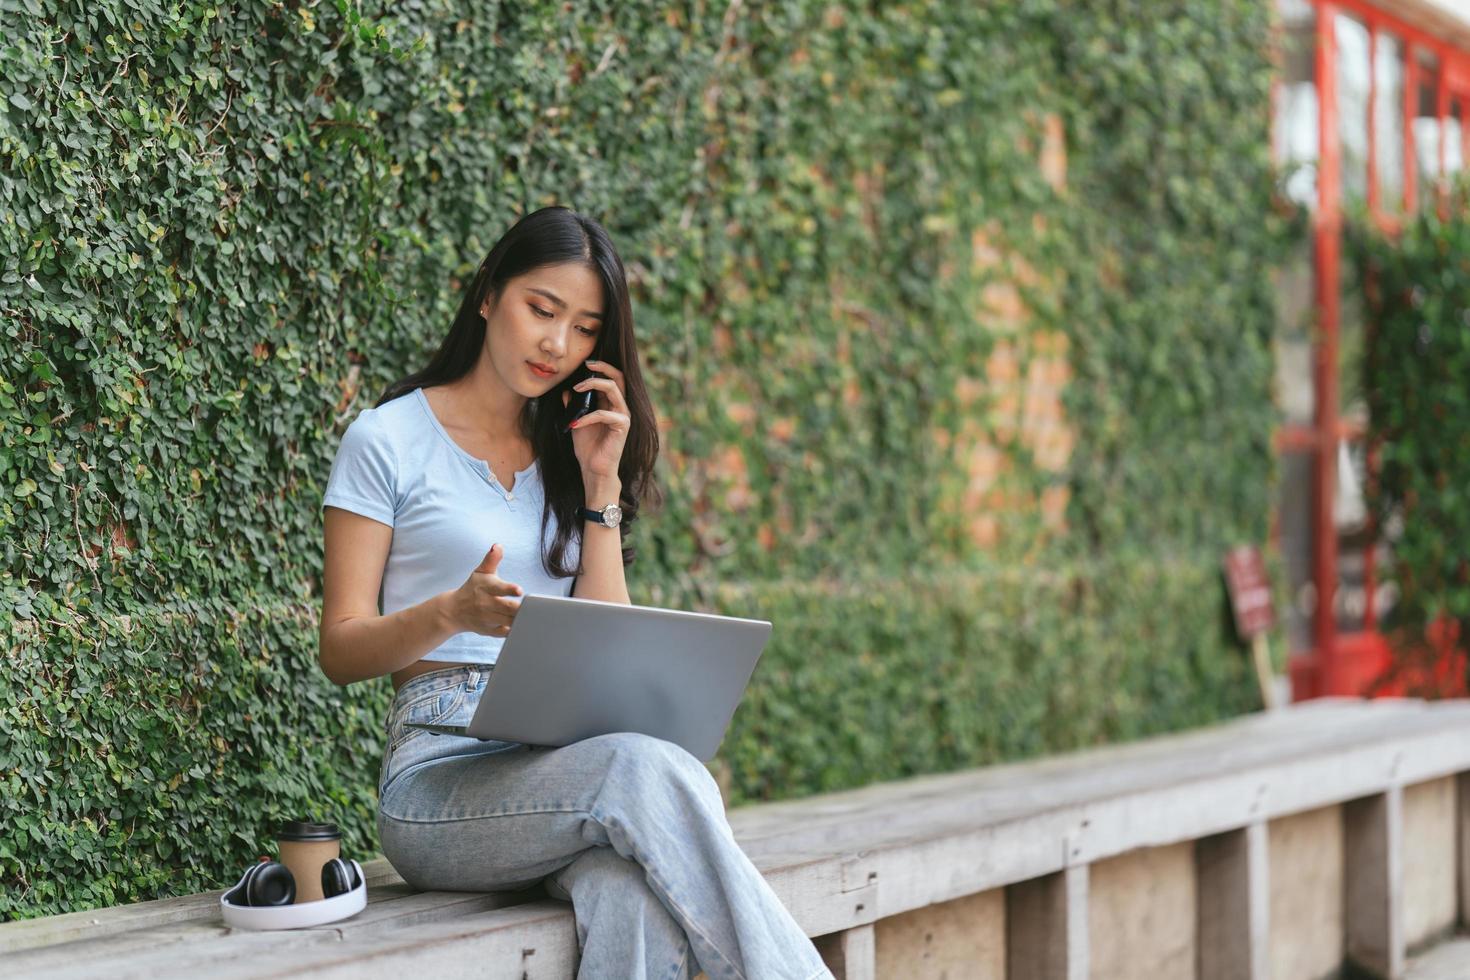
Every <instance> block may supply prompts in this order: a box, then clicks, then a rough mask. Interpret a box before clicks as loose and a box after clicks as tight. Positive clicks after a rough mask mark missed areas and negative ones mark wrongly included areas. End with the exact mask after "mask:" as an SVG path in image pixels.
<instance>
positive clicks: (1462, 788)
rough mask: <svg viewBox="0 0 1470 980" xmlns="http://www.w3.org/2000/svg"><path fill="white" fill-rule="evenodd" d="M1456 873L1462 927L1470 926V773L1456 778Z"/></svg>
mask: <svg viewBox="0 0 1470 980" xmlns="http://www.w3.org/2000/svg"><path fill="white" fill-rule="evenodd" d="M1455 799H1456V806H1455V843H1456V849H1455V850H1456V853H1455V872H1456V875H1455V876H1456V878H1457V880H1458V884H1459V889H1458V890H1459V895H1460V926H1461V928H1464V927H1466V926H1470V772H1462V773H1460V774H1459V775H1458V776H1457V777H1456V778H1455Z"/></svg>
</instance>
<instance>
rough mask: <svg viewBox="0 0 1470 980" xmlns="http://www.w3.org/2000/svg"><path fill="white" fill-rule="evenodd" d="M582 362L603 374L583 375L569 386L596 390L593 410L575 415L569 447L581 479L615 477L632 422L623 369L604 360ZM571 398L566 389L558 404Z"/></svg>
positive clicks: (611, 478) (565, 404)
mask: <svg viewBox="0 0 1470 980" xmlns="http://www.w3.org/2000/svg"><path fill="white" fill-rule="evenodd" d="M586 363H587V367H588V368H589V369H591V370H593V371H596V372H597V373H598V374H605V375H607V377H605V378H595V377H594V378H586V379H584V380H582V381H579V382H577V384H576V385H574V386H573V387H574V388H576V389H577V390H579V391H587V390H588V389H589V388H590V389H595V390H596V391H598V392H599V393H600V394H599V395H597V396H594V400H593V403H592V404H593V407H594V408H595V409H596V410H595V411H591V412H588V413H587V414H586V415H584V416H582V417H581V418H580V419H578V420H577V424H576V427H575V428H573V429H572V450H573V451H574V452H575V453H576V454H577V462H578V463H579V464H581V466H582V478H583V482H591V481H592V480H598V479H601V480H615V479H617V476H618V463H619V462H620V461H621V460H622V458H623V446H624V445H625V444H626V443H627V441H628V430H629V429H630V428H631V427H632V423H633V419H632V416H631V415H629V414H628V402H627V400H626V399H625V398H624V397H623V372H622V371H620V370H618V369H617V368H615V367H613V366H612V365H611V364H608V363H606V362H604V361H590V360H589V361H587V362H586ZM571 400H572V394H571V392H570V391H564V392H562V393H561V404H562V408H566V407H567V404H568V403H569V402H570V401H571ZM599 406H601V407H599Z"/></svg>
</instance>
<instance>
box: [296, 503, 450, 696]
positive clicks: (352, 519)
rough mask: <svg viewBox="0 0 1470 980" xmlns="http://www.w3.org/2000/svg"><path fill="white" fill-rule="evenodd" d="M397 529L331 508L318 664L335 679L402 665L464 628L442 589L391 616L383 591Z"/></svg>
mask: <svg viewBox="0 0 1470 980" xmlns="http://www.w3.org/2000/svg"><path fill="white" fill-rule="evenodd" d="M392 542H393V529H392V528H391V527H389V526H388V525H386V524H380V523H379V522H377V521H375V520H373V519H372V518H369V517H364V516H362V515H361V514H354V513H352V512H351V511H347V510H343V509H341V508H340V507H327V508H326V556H325V560H326V563H325V567H324V569H323V572H324V576H323V581H322V623H321V632H320V635H319V638H318V643H317V661H318V663H319V664H320V665H321V668H322V673H324V674H326V675H327V678H328V679H329V680H330V681H332V683H334V684H338V685H342V686H346V685H348V684H352V683H355V682H357V681H365V680H370V679H372V678H374V677H381V676H383V675H384V674H391V673H393V672H394V671H396V670H401V669H402V668H404V667H407V666H408V665H409V664H411V663H413V662H414V661H416V660H418V659H419V658H421V657H422V656H423V655H424V654H426V653H428V652H429V651H430V650H432V649H434V648H435V647H437V646H439V645H440V644H442V643H443V642H444V641H445V640H447V639H449V638H450V637H451V636H453V635H454V634H456V633H459V632H462V630H461V629H460V628H459V627H458V626H457V625H456V624H454V623H453V622H452V621H451V619H452V617H451V615H450V603H449V598H450V597H451V596H452V595H454V593H453V592H441V593H439V594H438V595H436V596H433V597H431V598H429V599H426V600H424V601H423V602H421V603H419V604H418V605H416V606H409V607H407V608H405V609H400V610H398V611H397V612H395V613H390V614H389V615H387V616H383V615H380V614H379V613H378V590H379V588H380V587H381V586H382V583H383V568H384V567H385V565H386V564H387V561H388V547H389V545H391V544H392Z"/></svg>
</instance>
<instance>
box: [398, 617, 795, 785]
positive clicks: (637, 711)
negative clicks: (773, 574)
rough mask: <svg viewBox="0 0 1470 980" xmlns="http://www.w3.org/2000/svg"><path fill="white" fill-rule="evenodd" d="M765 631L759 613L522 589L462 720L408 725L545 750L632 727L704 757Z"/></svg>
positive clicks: (725, 723) (721, 732) (710, 753)
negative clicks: (739, 614)
mask: <svg viewBox="0 0 1470 980" xmlns="http://www.w3.org/2000/svg"><path fill="white" fill-rule="evenodd" d="M770 635H771V624H770V623H769V622H768V621H766V620H763V619H737V618H735V617H731V616H716V615H712V614H710V613H695V612H683V611H680V610H677V609H658V608H654V607H651V606H625V605H623V604H622V603H620V602H603V601H601V600H598V599H573V598H571V597H569V596H546V595H527V596H525V597H523V598H522V599H521V605H520V608H519V609H518V610H516V618H515V623H514V624H513V625H512V626H511V630H510V633H509V634H508V635H507V636H506V638H505V643H504V644H503V645H502V646H501V648H500V656H499V658H497V660H496V662H495V668H494V669H493V670H492V671H490V679H489V680H488V681H487V682H486V684H485V693H484V694H483V695H481V697H480V703H479V706H478V707H477V708H476V710H475V716H474V717H473V718H471V719H470V723H469V724H468V725H423V724H418V723H414V722H410V723H409V725H410V727H413V728H422V729H424V730H426V731H431V732H437V733H440V734H445V735H468V736H471V737H473V738H479V739H503V740H505V741H508V742H524V743H526V744H528V745H548V746H559V745H567V744H569V743H571V742H577V741H580V740H582V739H584V738H591V737H593V736H594V735H604V734H607V733H608V732H642V733H644V734H646V735H653V736H656V737H657V738H661V739H664V740H666V741H669V742H674V743H676V744H678V745H682V746H683V747H684V748H685V749H686V750H688V752H689V753H690V754H691V755H693V756H695V757H696V758H698V759H699V760H700V761H701V762H708V761H709V760H710V759H712V758H714V755H715V751H716V750H717V749H718V748H719V747H720V741H721V740H722V739H723V738H724V737H725V729H726V728H728V727H729V725H730V719H731V717H732V716H733V715H734V714H735V707H736V705H738V704H739V703H740V697H741V695H742V694H743V693H744V692H745V685H746V684H747V683H748V682H749V681H750V675H751V674H752V673H753V672H754V671H755V662H756V660H757V659H759V658H760V655H761V651H762V650H764V649H765V646H766V641H767V640H768V639H769V638H770Z"/></svg>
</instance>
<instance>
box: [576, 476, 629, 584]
mask: <svg viewBox="0 0 1470 980" xmlns="http://www.w3.org/2000/svg"><path fill="white" fill-rule="evenodd" d="M622 491H623V485H622V482H621V481H619V480H611V481H606V480H605V481H600V482H594V483H589V484H588V485H587V506H588V507H591V508H592V509H593V510H601V509H602V508H603V507H606V506H607V505H608V504H611V503H616V502H617V501H618V499H619V495H620V494H621V493H622ZM572 597H573V598H575V599H601V600H602V601H603V602H621V603H622V604H623V605H625V606H631V605H632V604H633V600H632V599H630V598H628V583H627V580H626V578H625V577H624V575H623V536H622V532H621V531H619V530H618V529H617V528H615V527H603V526H602V525H601V524H598V523H597V522H596V521H583V522H582V574H581V575H578V576H577V581H576V582H575V583H573V585H572Z"/></svg>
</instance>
